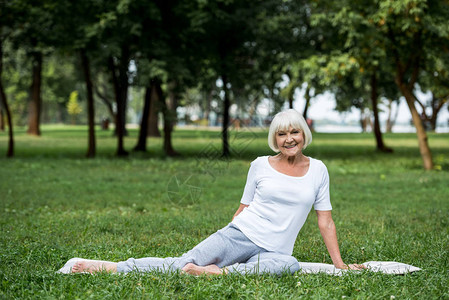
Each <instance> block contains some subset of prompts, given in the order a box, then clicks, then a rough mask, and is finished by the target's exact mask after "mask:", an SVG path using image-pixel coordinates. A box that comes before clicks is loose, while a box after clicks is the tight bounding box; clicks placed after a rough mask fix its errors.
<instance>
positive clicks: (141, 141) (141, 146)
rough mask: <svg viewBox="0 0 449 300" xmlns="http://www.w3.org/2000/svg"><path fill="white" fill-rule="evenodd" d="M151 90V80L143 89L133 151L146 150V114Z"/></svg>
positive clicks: (149, 104) (148, 111)
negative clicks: (140, 117)
mask: <svg viewBox="0 0 449 300" xmlns="http://www.w3.org/2000/svg"><path fill="white" fill-rule="evenodd" d="M152 90H153V82H151V83H150V85H149V86H147V87H146V89H145V97H144V104H143V112H142V119H141V120H140V130H139V138H138V140H137V145H136V146H135V147H134V151H142V152H146V151H147V132H148V116H149V114H150V106H151V92H152Z"/></svg>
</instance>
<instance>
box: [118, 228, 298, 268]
mask: <svg viewBox="0 0 449 300" xmlns="http://www.w3.org/2000/svg"><path fill="white" fill-rule="evenodd" d="M188 263H194V264H196V265H198V266H207V265H211V264H214V265H217V266H218V267H220V268H222V267H227V269H228V272H229V273H232V272H239V273H245V274H246V273H271V274H281V273H283V272H288V273H294V272H296V271H298V270H299V264H298V261H297V260H296V258H294V257H293V256H290V255H284V254H279V253H276V252H270V251H267V250H265V249H263V248H261V247H259V246H257V245H256V244H254V243H253V242H252V241H250V240H249V239H248V238H247V237H246V236H245V235H244V234H243V233H242V232H241V231H240V230H239V229H238V228H237V227H236V226H235V225H233V224H232V223H231V224H228V225H227V226H226V227H224V228H222V229H220V230H218V231H217V232H215V233H214V234H212V235H211V236H209V237H208V238H207V239H205V240H204V241H202V242H201V243H199V244H198V245H197V246H195V247H194V248H193V249H192V250H190V251H188V252H187V253H184V254H183V255H182V256H181V257H167V258H157V257H145V258H140V259H134V258H130V259H128V260H126V261H122V262H119V263H118V264H117V271H118V272H123V273H127V272H131V271H140V272H149V271H160V272H169V271H175V270H179V269H181V268H182V267H184V266H185V265H186V264H188Z"/></svg>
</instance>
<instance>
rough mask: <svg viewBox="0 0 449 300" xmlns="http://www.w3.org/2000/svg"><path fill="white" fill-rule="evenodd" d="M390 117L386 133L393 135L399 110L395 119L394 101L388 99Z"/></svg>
mask: <svg viewBox="0 0 449 300" xmlns="http://www.w3.org/2000/svg"><path fill="white" fill-rule="evenodd" d="M387 107H388V117H387V123H386V126H385V127H386V132H388V133H392V132H393V126H394V123H396V119H397V117H398V112H399V108H397V109H396V112H395V114H394V117H393V100H391V99H388V106H387Z"/></svg>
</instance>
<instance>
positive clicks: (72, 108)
mask: <svg viewBox="0 0 449 300" xmlns="http://www.w3.org/2000/svg"><path fill="white" fill-rule="evenodd" d="M82 110H83V109H82V108H81V106H80V105H79V103H78V92H77V91H73V92H71V93H70V97H69V102H68V103H67V112H68V114H69V115H70V116H71V117H72V124H75V123H76V116H77V115H79V114H80V113H81V111H82Z"/></svg>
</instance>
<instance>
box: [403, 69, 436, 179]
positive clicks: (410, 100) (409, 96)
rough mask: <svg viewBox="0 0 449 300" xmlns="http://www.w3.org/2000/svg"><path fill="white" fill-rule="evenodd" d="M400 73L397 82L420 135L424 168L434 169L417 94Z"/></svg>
mask: <svg viewBox="0 0 449 300" xmlns="http://www.w3.org/2000/svg"><path fill="white" fill-rule="evenodd" d="M399 74H400V73H399V72H398V74H396V78H395V82H396V85H397V86H398V88H399V90H400V91H401V93H402V95H403V96H404V97H405V100H406V102H407V105H408V108H409V109H410V113H411V114H412V120H413V124H414V125H415V128H416V135H417V137H418V145H419V151H420V153H421V157H422V160H423V165H424V169H426V170H432V169H433V160H432V152H431V151H430V147H429V142H428V139H427V134H426V130H425V128H424V125H423V123H422V120H421V117H420V116H419V113H418V111H417V110H416V107H415V101H416V99H415V96H414V95H413V92H412V91H411V90H409V88H408V87H407V85H406V84H405V83H403V82H402V80H401V76H400V75H399Z"/></svg>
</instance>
